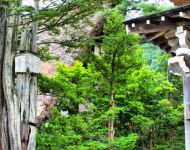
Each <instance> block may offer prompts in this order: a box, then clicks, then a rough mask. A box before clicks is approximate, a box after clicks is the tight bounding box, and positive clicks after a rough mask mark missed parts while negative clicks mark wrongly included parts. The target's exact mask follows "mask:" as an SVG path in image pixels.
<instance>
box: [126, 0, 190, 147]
mask: <svg viewBox="0 0 190 150" xmlns="http://www.w3.org/2000/svg"><path fill="white" fill-rule="evenodd" d="M174 1H175V4H177V5H182V4H186V3H189V1H190V0H174ZM123 23H124V24H125V25H126V29H127V32H128V33H129V34H132V33H138V34H140V35H141V36H142V37H143V38H144V40H145V41H148V42H152V43H153V44H155V45H157V46H159V47H160V48H161V49H163V50H165V51H167V52H168V53H170V54H171V58H170V59H169V60H168V68H169V71H170V72H171V73H173V74H175V75H178V76H182V77H183V79H184V83H183V91H184V125H185V146H186V150H190V4H188V5H183V6H180V7H178V8H175V9H171V10H167V11H164V12H160V13H156V14H151V15H148V16H142V17H138V18H134V19H130V20H126V21H124V22H123Z"/></svg>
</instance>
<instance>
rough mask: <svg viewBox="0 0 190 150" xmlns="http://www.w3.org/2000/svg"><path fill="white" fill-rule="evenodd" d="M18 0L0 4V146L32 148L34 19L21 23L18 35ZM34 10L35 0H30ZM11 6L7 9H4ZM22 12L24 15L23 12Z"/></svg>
mask: <svg viewBox="0 0 190 150" xmlns="http://www.w3.org/2000/svg"><path fill="white" fill-rule="evenodd" d="M20 2H21V1H8V0H5V1H3V2H0V4H2V5H5V6H6V7H5V8H2V9H3V10H2V14H1V15H2V16H3V17H1V19H0V21H1V26H2V29H0V31H1V32H0V37H2V38H1V41H0V43H1V44H2V45H1V46H0V60H2V61H1V64H0V71H1V75H0V81H1V82H0V115H1V116H0V119H1V120H0V150H34V149H35V140H36V138H35V134H36V110H37V106H36V103H37V73H39V63H40V59H39V58H38V57H37V56H36V54H35V53H36V37H37V29H38V28H37V26H38V24H37V22H36V21H34V20H33V21H34V22H33V25H32V26H31V20H28V21H27V22H26V23H25V24H26V27H25V28H24V30H23V32H22V34H21V40H20V39H19V37H20V33H21V32H20V29H21V28H20V27H21V26H22V25H21V24H20V18H21V16H20V15H19V14H18V13H16V8H18V7H20V5H21V3H20ZM34 3H35V12H34V13H33V16H35V14H36V13H37V10H38V0H34ZM6 8H11V9H6ZM25 16H26V15H25Z"/></svg>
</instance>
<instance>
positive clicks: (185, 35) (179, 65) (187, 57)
mask: <svg viewBox="0 0 190 150" xmlns="http://www.w3.org/2000/svg"><path fill="white" fill-rule="evenodd" d="M176 36H177V37H178V38H179V48H178V49H177V50H176V56H175V57H173V58H170V59H169V61H168V65H169V71H170V72H171V73H173V74H175V75H178V76H183V79H184V81H183V82H184V83H183V92H184V124H185V145H186V150H190V42H189V37H190V33H189V32H188V31H187V30H185V29H184V26H180V27H178V28H177V32H176Z"/></svg>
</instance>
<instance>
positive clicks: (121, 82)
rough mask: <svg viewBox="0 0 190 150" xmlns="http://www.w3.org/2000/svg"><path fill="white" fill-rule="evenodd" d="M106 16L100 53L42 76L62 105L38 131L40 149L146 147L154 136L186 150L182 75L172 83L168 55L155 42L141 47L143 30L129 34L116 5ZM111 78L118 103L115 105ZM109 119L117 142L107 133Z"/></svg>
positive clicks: (162, 145) (165, 145) (43, 86)
mask: <svg viewBox="0 0 190 150" xmlns="http://www.w3.org/2000/svg"><path fill="white" fill-rule="evenodd" d="M84 5H85V4H84ZM153 11H157V10H156V9H155V8H152V7H150V8H149V7H148V9H147V12H153ZM55 13H56V12H55ZM104 15H105V17H106V18H107V22H106V24H105V25H104V30H103V33H104V35H103V36H101V37H98V39H100V41H102V43H98V45H100V46H101V50H102V54H101V55H99V56H94V55H92V53H89V55H88V56H90V57H89V60H88V61H87V62H85V65H84V64H83V63H81V62H79V61H76V62H75V63H74V65H73V66H72V67H67V66H66V65H65V64H62V63H58V68H57V74H56V75H55V76H54V77H46V76H42V75H41V76H40V78H39V87H40V90H41V91H42V92H51V93H53V94H56V95H57V104H56V107H54V108H53V109H52V110H51V117H50V118H49V120H48V121H47V122H46V123H44V124H42V125H41V127H40V129H39V130H38V134H37V149H38V150H43V149H53V150H61V149H64V150H67V149H68V150H74V149H77V150H106V149H110V148H113V149H119V150H135V149H145V148H146V149H147V148H148V147H149V144H150V141H151V140H153V141H154V143H153V149H155V150H165V149H169V150H175V149H181V148H182V149H183V148H184V144H183V143H184V138H183V134H184V133H183V132H184V131H183V130H184V129H183V106H182V105H181V103H179V101H178V99H180V96H179V95H178V94H176V93H178V92H179V93H181V91H178V90H177V88H178V87H177V86H176V85H178V84H176V83H177V82H178V81H179V80H178V79H176V78H173V77H170V81H172V83H175V84H172V83H170V82H169V81H168V78H167V76H166V70H167V66H166V65H167V59H168V57H169V56H168V55H167V54H166V53H163V52H161V50H160V49H158V48H156V47H154V46H153V45H151V44H144V45H143V46H141V45H140V44H139V43H140V41H141V39H140V38H139V36H138V35H126V34H125V27H124V25H123V24H122V23H121V21H122V20H123V18H124V17H123V15H122V14H121V13H120V11H118V10H117V9H112V10H109V11H107V12H106V13H104ZM89 45H91V43H90V44H89ZM143 48H144V50H143ZM88 56H87V57H88ZM89 62H90V63H89ZM112 81H114V86H113V89H114V102H115V106H114V107H113V108H111V109H110V91H111V89H112V88H110V87H111V84H110V83H111V82H112ZM176 87H177V88H176ZM176 95H178V97H177V96H176ZM86 102H88V104H90V105H89V106H88V111H84V112H79V104H86ZM63 111H68V112H69V114H68V115H64V114H63V113H62V112H63ZM110 120H114V125H115V126H114V130H115V139H114V142H113V143H109V139H108V136H107V135H108V130H109V129H108V122H109V121H110ZM150 135H152V136H153V137H151V136H150Z"/></svg>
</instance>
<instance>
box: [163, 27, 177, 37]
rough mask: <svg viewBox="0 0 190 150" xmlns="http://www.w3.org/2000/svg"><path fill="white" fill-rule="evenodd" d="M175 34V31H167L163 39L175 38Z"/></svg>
mask: <svg viewBox="0 0 190 150" xmlns="http://www.w3.org/2000/svg"><path fill="white" fill-rule="evenodd" d="M175 33H176V29H174V30H171V31H168V32H166V34H165V35H164V37H165V38H166V39H173V38H176V35H175Z"/></svg>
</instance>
